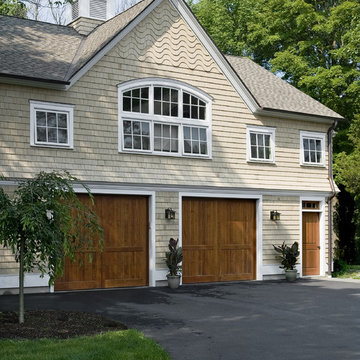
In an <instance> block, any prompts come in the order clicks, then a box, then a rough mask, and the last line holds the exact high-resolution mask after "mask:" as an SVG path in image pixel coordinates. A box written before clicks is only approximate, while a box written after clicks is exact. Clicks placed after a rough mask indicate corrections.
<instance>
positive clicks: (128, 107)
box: [123, 87, 149, 114]
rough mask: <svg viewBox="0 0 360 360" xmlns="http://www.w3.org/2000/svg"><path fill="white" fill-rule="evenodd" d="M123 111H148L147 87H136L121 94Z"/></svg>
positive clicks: (144, 112)
mask: <svg viewBox="0 0 360 360" xmlns="http://www.w3.org/2000/svg"><path fill="white" fill-rule="evenodd" d="M123 111H130V112H135V113H143V114H148V113H149V88H148V87H143V88H137V89H132V90H129V91H126V92H125V93H124V96H123Z"/></svg>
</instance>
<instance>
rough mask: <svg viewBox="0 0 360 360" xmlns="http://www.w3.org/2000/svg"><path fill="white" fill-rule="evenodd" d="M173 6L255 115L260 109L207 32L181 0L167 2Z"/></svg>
mask: <svg viewBox="0 0 360 360" xmlns="http://www.w3.org/2000/svg"><path fill="white" fill-rule="evenodd" d="M169 1H170V2H171V3H172V4H173V6H174V7H175V8H176V9H177V11H178V12H179V14H180V15H181V16H182V18H183V19H184V20H185V21H186V23H187V24H188V25H189V27H190V28H191V30H192V31H193V32H194V34H195V35H196V36H197V38H198V39H199V41H200V42H201V43H202V44H203V46H204V47H205V48H206V50H207V51H208V52H209V54H210V55H211V57H212V58H213V59H214V61H215V63H216V64H217V66H218V67H219V68H220V69H221V71H222V72H223V73H224V75H225V76H226V78H227V79H228V80H229V81H230V83H231V85H232V86H233V87H234V89H235V90H236V91H237V93H238V94H239V95H240V97H241V98H242V99H243V101H244V103H245V105H246V106H247V107H248V108H249V110H250V111H251V112H253V113H255V112H256V111H257V110H258V109H260V107H259V104H258V103H257V101H256V100H255V98H254V97H253V96H252V94H251V93H250V91H249V90H248V89H247V88H246V86H245V85H244V83H243V82H242V81H241V79H240V78H239V76H238V74H237V73H236V72H235V71H234V69H233V68H232V67H231V65H230V64H229V62H228V61H227V60H226V59H225V56H224V55H223V54H222V53H221V51H220V50H219V49H218V48H217V46H216V45H215V43H214V42H213V40H212V39H211V38H210V37H209V35H208V34H207V32H206V31H205V30H204V28H203V27H202V26H201V24H200V23H199V21H198V20H197V19H196V17H195V16H194V14H193V13H192V12H191V10H190V9H189V7H188V6H187V5H186V4H185V2H184V1H183V0H169Z"/></svg>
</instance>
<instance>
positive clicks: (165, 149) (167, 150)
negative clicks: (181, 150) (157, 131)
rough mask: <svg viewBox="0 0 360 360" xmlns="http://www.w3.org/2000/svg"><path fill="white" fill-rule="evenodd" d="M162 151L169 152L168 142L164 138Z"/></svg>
mask: <svg viewBox="0 0 360 360" xmlns="http://www.w3.org/2000/svg"><path fill="white" fill-rule="evenodd" d="M162 150H163V151H166V152H170V140H169V139H166V138H164V139H163V149H162Z"/></svg>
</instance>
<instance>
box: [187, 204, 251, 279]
mask: <svg viewBox="0 0 360 360" xmlns="http://www.w3.org/2000/svg"><path fill="white" fill-rule="evenodd" d="M182 218H183V221H182V229H183V230H182V243H183V256H184V258H183V282H184V283H198V282H212V281H232V280H254V279H256V204H255V200H243V199H204V198H183V205H182Z"/></svg>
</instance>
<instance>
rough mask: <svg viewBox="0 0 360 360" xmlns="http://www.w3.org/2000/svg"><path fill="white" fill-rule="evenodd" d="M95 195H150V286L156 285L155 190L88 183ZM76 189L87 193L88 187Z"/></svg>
mask: <svg viewBox="0 0 360 360" xmlns="http://www.w3.org/2000/svg"><path fill="white" fill-rule="evenodd" d="M87 186H88V187H89V189H90V192H91V193H92V194H93V195H96V194H109V195H146V196H149V244H148V246H149V279H148V280H149V286H150V287H153V286H155V282H156V248H155V241H156V239H155V231H156V225H155V224H156V223H155V214H156V211H155V205H156V193H155V191H147V190H138V189H136V188H133V189H131V188H126V189H122V188H120V187H119V188H115V187H112V188H108V187H102V186H101V185H100V186H93V185H91V184H90V185H89V184H88V185H87ZM74 191H75V192H76V193H86V192H87V191H86V189H85V188H84V187H83V186H81V185H78V184H77V185H75V186H74Z"/></svg>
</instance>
